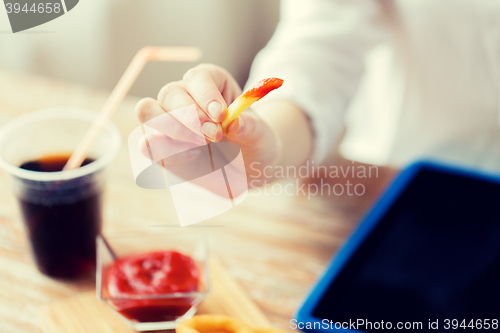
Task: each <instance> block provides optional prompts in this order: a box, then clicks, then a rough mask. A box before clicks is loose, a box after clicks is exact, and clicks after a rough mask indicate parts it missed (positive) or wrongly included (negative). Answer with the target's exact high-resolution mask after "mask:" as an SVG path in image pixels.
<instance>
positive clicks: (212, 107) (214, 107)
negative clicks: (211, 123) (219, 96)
mask: <svg viewBox="0 0 500 333" xmlns="http://www.w3.org/2000/svg"><path fill="white" fill-rule="evenodd" d="M221 112H222V105H221V104H220V103H219V102H217V101H213V102H210V104H208V113H209V114H210V117H212V119H213V120H216V119H217V117H218V116H219V114H220V113H221Z"/></svg>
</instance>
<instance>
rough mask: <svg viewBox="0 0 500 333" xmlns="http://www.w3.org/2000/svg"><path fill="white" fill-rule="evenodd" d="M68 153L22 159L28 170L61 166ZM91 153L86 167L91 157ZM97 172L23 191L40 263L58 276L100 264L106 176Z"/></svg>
mask: <svg viewBox="0 0 500 333" xmlns="http://www.w3.org/2000/svg"><path fill="white" fill-rule="evenodd" d="M68 158H69V155H50V156H46V157H43V158H40V159H38V160H34V161H28V162H25V163H23V164H22V165H21V166H20V168H21V169H24V170H29V171H34V172H43V173H54V172H58V171H62V168H63V167H64V165H65V164H66V161H67V160H68ZM92 162H93V160H92V159H86V160H85V162H84V163H83V164H82V167H84V166H85V165H88V164H90V163H92ZM100 178H101V177H100V176H99V172H98V173H92V174H84V175H83V176H81V177H76V178H69V179H63V180H57V181H50V182H32V183H29V184H28V185H26V184H24V186H23V191H22V193H18V195H17V197H18V198H19V200H20V205H21V210H22V214H23V218H24V222H25V225H26V231H27V235H28V238H29V241H30V243H31V247H32V251H33V255H34V258H35V261H36V264H37V266H38V269H39V270H40V271H41V272H42V273H44V274H46V275H49V276H52V277H56V278H74V277H77V276H81V275H84V274H86V273H89V272H91V271H92V270H93V269H94V267H95V257H96V256H95V238H96V236H97V235H98V234H99V233H100V231H101V193H102V184H101V183H102V182H101V179H100Z"/></svg>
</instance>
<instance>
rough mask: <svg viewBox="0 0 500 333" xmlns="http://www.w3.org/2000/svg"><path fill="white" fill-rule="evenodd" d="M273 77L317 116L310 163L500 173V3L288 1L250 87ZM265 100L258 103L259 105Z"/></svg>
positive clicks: (260, 56) (254, 67)
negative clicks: (338, 156)
mask: <svg viewBox="0 0 500 333" xmlns="http://www.w3.org/2000/svg"><path fill="white" fill-rule="evenodd" d="M269 76H277V77H281V78H283V79H284V80H285V83H284V85H283V87H282V88H280V89H278V90H277V91H276V92H273V93H272V94H270V95H269V97H266V99H267V100H269V99H271V98H288V99H291V100H292V101H294V102H295V103H296V104H297V105H298V106H300V107H301V108H302V109H303V110H304V111H305V112H306V113H307V114H308V115H309V117H310V119H311V123H312V125H313V128H314V131H315V151H314V159H315V160H316V161H317V162H319V161H321V160H323V159H324V158H325V156H326V155H327V154H328V153H329V152H330V151H331V150H332V149H333V148H334V147H336V142H337V141H338V140H339V139H340V138H341V134H342V133H343V128H344V127H345V130H346V131H345V135H344V136H343V138H342V142H341V144H340V146H339V147H340V151H341V153H342V154H343V155H344V156H345V157H347V158H349V159H353V160H358V161H361V162H366V163H373V164H379V165H380V164H388V165H394V166H401V165H402V164H407V163H409V162H411V161H413V160H415V159H419V158H429V157H430V158H438V159H442V160H446V161H452V162H458V163H466V164H470V165H476V166H479V167H483V168H487V169H496V170H500V128H499V104H500V102H499V93H500V1H498V0H439V1H436V0H394V1H390V0H379V1H376V0H283V1H282V8H281V20H280V23H279V25H278V27H277V29H276V32H275V34H274V36H273V37H272V39H271V40H270V41H269V43H268V45H267V46H266V47H265V48H264V49H263V50H262V51H261V52H260V53H259V54H258V55H257V57H256V59H255V61H254V63H253V65H252V70H251V75H250V78H249V81H248V82H249V83H252V82H255V81H257V80H259V79H261V78H264V77H269ZM266 99H264V100H263V101H262V102H261V103H264V101H265V100H266Z"/></svg>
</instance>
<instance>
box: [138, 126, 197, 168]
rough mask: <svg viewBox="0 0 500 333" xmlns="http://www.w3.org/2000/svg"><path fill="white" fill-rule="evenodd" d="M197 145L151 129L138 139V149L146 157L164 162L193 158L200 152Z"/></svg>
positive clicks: (183, 160) (169, 162)
mask: <svg viewBox="0 0 500 333" xmlns="http://www.w3.org/2000/svg"><path fill="white" fill-rule="evenodd" d="M197 148H199V146H197V145H193V144H192V143H188V142H182V141H178V140H173V139H171V138H170V137H168V136H166V135H164V134H162V133H159V132H156V131H152V132H151V133H148V134H147V140H146V138H145V137H143V138H142V139H141V140H140V141H139V151H140V152H141V153H142V154H143V155H144V156H146V157H148V158H150V159H152V160H154V161H155V162H158V161H160V160H164V162H165V163H166V164H176V163H184V162H187V161H191V160H194V159H196V158H197V157H198V155H199V154H200V150H198V149H197Z"/></svg>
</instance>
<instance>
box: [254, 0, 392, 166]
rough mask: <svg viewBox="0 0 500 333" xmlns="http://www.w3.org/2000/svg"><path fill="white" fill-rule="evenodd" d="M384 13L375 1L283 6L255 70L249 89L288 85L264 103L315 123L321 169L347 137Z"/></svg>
mask: <svg viewBox="0 0 500 333" xmlns="http://www.w3.org/2000/svg"><path fill="white" fill-rule="evenodd" d="M379 11H380V6H379V5H378V4H377V2H376V1H375V0H282V2H281V17H280V22H279V24H278V26H277V28H276V32H275V33H274V35H273V37H272V38H271V40H270V41H269V43H268V44H267V46H266V47H265V48H264V49H262V50H261V51H260V52H259V53H258V54H257V56H256V58H255V60H254V62H253V64H252V68H251V71H250V78H249V80H248V83H247V85H249V84H252V83H254V82H256V81H259V80H261V79H263V78H266V77H271V76H276V77H279V78H282V79H284V80H285V82H284V84H283V86H282V87H281V88H280V89H278V90H276V91H274V92H272V93H271V94H269V95H268V96H267V97H266V98H265V99H264V101H265V100H270V99H277V98H285V99H289V100H292V101H293V102H294V103H295V104H297V105H298V106H299V107H300V108H301V109H302V110H303V111H304V112H306V114H307V115H308V116H309V117H310V119H311V124H312V126H313V130H314V134H315V147H314V153H313V159H314V160H315V161H316V162H318V163H319V162H321V161H322V160H323V159H324V158H325V157H326V155H327V154H328V152H329V151H330V150H331V149H332V147H333V145H334V144H335V142H336V141H337V140H338V138H339V135H340V134H341V132H342V128H343V115H344V111H345V110H346V108H347V106H348V103H349V100H350V98H351V97H352V95H353V94H354V92H355V90H356V88H357V84H358V81H359V79H360V77H361V75H362V73H363V67H364V66H363V64H364V56H365V54H366V51H367V50H369V49H370V48H371V47H373V46H374V45H376V44H377V43H378V42H380V41H381V40H382V38H383V36H384V29H382V28H381V26H380V23H377V19H380V13H379Z"/></svg>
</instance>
